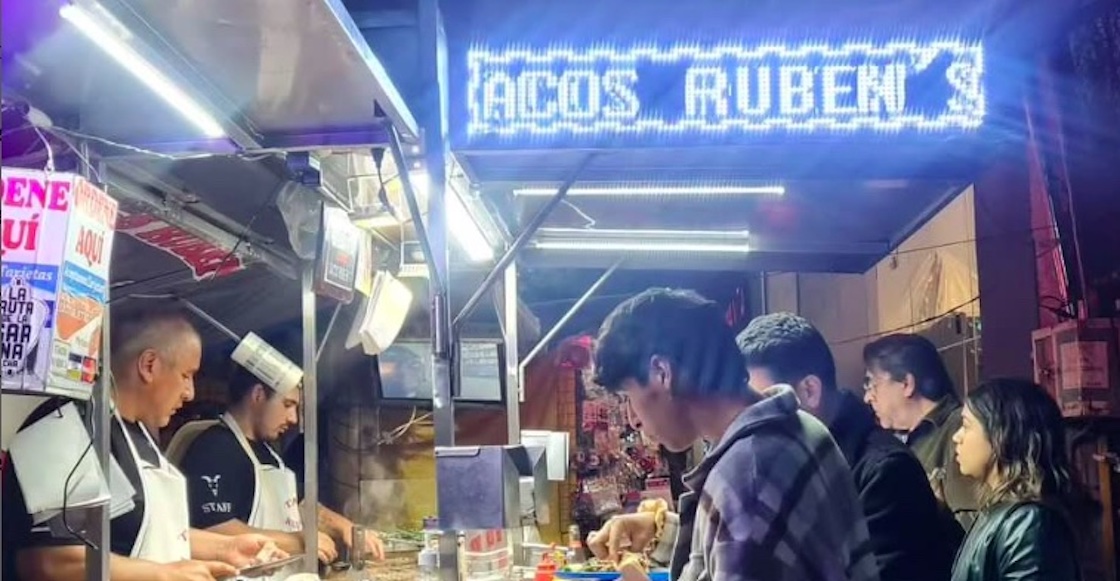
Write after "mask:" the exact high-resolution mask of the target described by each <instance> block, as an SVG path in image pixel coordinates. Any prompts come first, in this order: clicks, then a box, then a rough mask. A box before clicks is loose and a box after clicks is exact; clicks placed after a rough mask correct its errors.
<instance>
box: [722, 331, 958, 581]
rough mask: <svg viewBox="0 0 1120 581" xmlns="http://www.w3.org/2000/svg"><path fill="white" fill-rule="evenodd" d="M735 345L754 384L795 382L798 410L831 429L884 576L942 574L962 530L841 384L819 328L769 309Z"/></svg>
mask: <svg viewBox="0 0 1120 581" xmlns="http://www.w3.org/2000/svg"><path fill="white" fill-rule="evenodd" d="M738 343H739V349H740V350H741V351H742V353H743V356H744V358H745V362H746V365H747V373H748V374H749V376H750V380H749V383H750V385H751V387H752V388H754V389H755V390H756V391H762V390H765V389H768V388H770V387H771V386H773V385H777V384H787V385H791V386H793V390H794V392H795V393H796V394H797V397H798V399H799V400H800V402H801V408H802V409H804V410H805V411H807V412H809V413H811V414H813V415H814V416H815V417H816V418H817V419H819V420H820V421H822V422H824V424H825V425H826V426H828V429H829V431H830V432H832V437H833V438H834V439H835V440H836V443H837V444H838V445H839V446H840V451H841V452H843V454H844V457H845V458H846V459H847V460H848V463H849V464H850V465H851V466H852V474H853V476H855V483H856V489H857V490H858V491H859V496H860V501H861V502H862V504H863V513H864V516H865V517H866V518H867V527H868V530H869V532H870V534H871V544H872V546H873V547H874V549H875V555H876V556H877V558H878V561H879V576H880V577H881V578H882V579H883V581H927V580H928V581H935V580H937V581H943V580H945V579H948V578H949V573H950V569H951V568H952V565H953V557H954V556H955V555H956V551H957V548H958V547H959V546H960V541H961V540H962V538H963V531H961V530H960V529H959V527H956V523H955V522H953V523H952V524H953V526H954V527H955V528H956V531H955V532H956V534H955V535H952V536H949V535H946V534H945V524H946V523H945V522H944V521H943V520H942V518H941V513H940V511H939V507H938V503H937V499H936V498H934V495H933V491H932V490H931V489H930V487H929V483H928V480H927V479H926V474H925V471H924V470H923V469H922V465H921V464H920V463H919V462H918V460H917V459H916V458H915V457H914V455H913V454H911V453H910V451H909V450H908V449H907V448H906V445H905V444H903V443H902V442H900V441H898V439H897V438H895V437H894V436H893V435H891V434H890V433H889V432H887V431H886V430H884V429H882V428H880V427H879V426H878V425H877V424H876V422H875V415H874V414H873V413H872V411H871V410H870V409H868V408H867V406H865V405H863V403H862V402H860V401H859V399H858V398H857V397H856V396H855V395H852V394H851V393H848V392H845V391H843V390H841V389H839V387H838V386H837V381H836V363H835V360H834V359H833V358H832V351H831V349H829V347H828V343H827V342H826V341H825V339H824V336H823V335H821V333H820V331H818V330H817V329H816V328H815V327H813V325H812V324H810V323H809V321H807V320H805V319H804V318H802V317H799V316H797V315H794V314H791V313H774V314H769V315H762V316H760V317H756V318H755V319H754V320H752V321H751V322H750V324H749V325H748V326H747V328H746V329H745V330H744V331H743V332H742V333H740V334H739V337H738ZM946 520H948V519H946Z"/></svg>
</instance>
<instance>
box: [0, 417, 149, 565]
mask: <svg viewBox="0 0 1120 581" xmlns="http://www.w3.org/2000/svg"><path fill="white" fill-rule="evenodd" d="M68 401H69V400H65V399H62V398H54V399H51V400H49V401H46V402H44V403H43V404H42V405H40V406H39V407H37V408H35V411H33V412H31V415H30V416H28V418H27V420H26V421H25V422H24V423H23V425H22V426H21V427H20V429H21V430H22V429H23V428H26V427H27V426H29V425H31V424H33V423H35V422H36V421H38V420H40V419H42V418H44V417H46V416H47V415H48V414H51V413H54V412H55V411H57V410H58V409H59V408H60V407H62V406H63V405H64V404H66V403H67V402H68ZM76 405H77V407H78V411H79V412H80V413H81V415H82V418H83V419H84V420H86V422H87V426H88V424H89V421H88V418H86V415H87V414H86V411H87V408H86V406H85V405H84V404H83V403H82V402H76ZM124 424H125V426H126V427H127V429H128V432H129V435H130V436H131V437H132V442H133V443H134V444H135V445H136V451H137V453H138V454H140V457H141V458H143V459H144V460H145V461H147V462H151V463H152V464H156V463H158V462H159V459H160V455H159V452H158V451H157V450H156V449H154V448H152V446H151V444H150V443H149V442H148V438H146V437H145V436H144V428H143V427H141V426H140V424H136V423H130V422H124ZM110 426H111V428H112V429H111V430H110V442H111V449H112V454H113V457H114V458H115V459H116V460H117V463H118V464H120V467H121V469H122V470H123V471H124V473H125V476H127V477H128V480H129V482H131V483H132V487H133V488H134V489H135V490H136V494H135V496H133V501H134V502H135V503H136V506H135V507H134V508H133V509H132V510H131V511H129V512H127V513H125V514H122V515H120V516H118V517H117V518H115V519H113V520H112V522H111V523H110V542H111V547H110V550H111V551H112V552H113V553H116V554H118V555H125V556H127V555H129V554H130V553H131V552H132V547H133V545H134V544H135V543H136V537H137V535H138V534H139V532H140V523H141V522H142V521H143V518H144V492H143V489H142V487H141V485H140V472H139V470H138V469H137V467H136V462H135V461H133V458H132V452H131V450H130V449H129V447H128V442H127V441H126V440H125V438H124V432H123V431H122V430H121V424H120V423H118V422H117V420H116V418H113V419H111V420H110ZM89 453H90V454H92V453H93V451H92V450H90V451H89ZM2 486H3V488H2V491H3V503H4V504H3V507H4V523H3V527H4V528H3V531H4V550H3V553H4V578H5V579H17V577H16V574H15V554H16V552H17V551H19V550H21V549H27V548H34V547H51V546H68V545H80V544H82V541H81V539H79V538H77V537H74V536H73V535H71V534H70V533H69V532H66V526H65V524H64V523H63V519H62V515H59V516H56V517H54V519H53V520H52V521H48V522H47V523H43V524H42V525H39V526H34V525H33V524H32V521H31V516H30V515H28V514H27V504H26V501H25V500H24V497H23V490H22V489H21V488H20V484H19V479H18V478H17V477H16V472H15V466H14V465H12V466H9V467H7V468H6V469H5V470H4V482H3V485H2ZM82 517H83V511H67V518H66V521H67V523H68V524H69V525H70V528H71V529H73V530H74V531H76V532H78V533H80V534H82V535H88V533H87V532H86V531H85V530H84V528H85V527H83V526H82V520H83V518H82ZM52 530H53V531H54V532H52ZM59 531H62V532H61V533H60V532H59Z"/></svg>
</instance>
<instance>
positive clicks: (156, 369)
mask: <svg viewBox="0 0 1120 581" xmlns="http://www.w3.org/2000/svg"><path fill="white" fill-rule="evenodd" d="M110 343H111V353H110V357H111V362H110V368H111V370H112V373H111V379H112V381H111V383H110V385H111V386H112V387H113V392H112V399H113V411H112V414H113V418H112V420H111V434H110V440H111V448H112V456H113V460H114V461H115V462H116V463H118V464H119V465H120V467H121V470H122V471H123V472H124V474H125V475H126V476H127V477H128V480H129V482H130V483H131V484H132V487H133V488H134V489H135V491H136V493H135V496H134V497H133V501H134V507H133V508H132V510H130V511H128V512H125V513H123V514H120V515H118V516H116V518H113V519H112V521H111V525H110V526H111V531H110V539H111V541H110V543H111V544H110V547H109V549H110V550H111V551H112V553H113V555H112V557H111V560H110V569H109V571H110V577H111V578H112V579H113V580H114V581H130V580H132V579H136V580H144V581H148V580H153V579H155V580H164V581H173V580H174V581H179V580H184V581H186V580H190V581H195V580H197V581H208V580H214V579H221V578H226V577H232V576H234V575H236V573H237V570H238V568H239V567H244V566H246V565H249V564H252V563H254V562H255V561H256V560H257V557H258V555H262V554H266V553H269V552H273V551H274V549H275V547H274V546H272V545H271V543H270V542H269V540H268V539H267V538H265V537H262V536H259V535H240V536H225V535H220V534H216V533H212V532H206V531H200V530H194V529H191V528H190V524H189V523H190V519H189V514H188V507H187V486H186V480H185V479H184V478H183V476H182V475H181V474H180V473H179V471H178V470H176V469H175V468H174V467H173V466H172V465H171V464H170V463H169V462H167V460H166V459H165V458H164V457H163V455H162V453H161V452H160V450H159V447H158V446H157V445H156V443H155V440H154V438H153V437H152V431H154V430H158V429H160V428H163V427H164V426H166V425H167V424H168V422H170V420H171V416H173V415H174V414H175V412H176V411H178V410H179V408H180V407H182V405H183V404H184V403H186V402H188V401H190V400H191V399H193V398H194V376H195V373H197V372H198V369H199V365H200V363H201V359H202V341H201V339H200V337H199V335H198V332H197V331H196V330H195V328H194V326H193V325H191V323H190V321H189V320H188V319H187V318H186V317H185V316H184V315H183V314H182V313H180V312H178V311H176V310H167V309H160V310H150V311H145V312H141V313H136V314H134V315H131V316H127V317H125V318H122V319H121V320H119V321H114V324H113V326H112V338H111V341H110ZM66 403H67V402H66V400H64V399H62V398H56V399H52V400H50V401H48V402H46V403H44V404H43V405H41V406H40V407H39V408H38V409H37V410H36V411H35V412H33V413H32V414H31V416H30V417H29V418H28V420H27V421H26V422H25V423H24V428H26V427H27V426H29V425H31V424H34V423H36V422H38V421H41V420H43V419H45V418H47V417H48V416H52V415H53V414H57V413H58V412H59V411H60V410H61V409H62V407H63V405H65V404H66ZM78 403H79V404H80V406H79V411H80V412H81V415H82V416H83V417H84V418H85V419H86V420H87V423H88V417H86V416H88V414H87V413H85V409H86V406H85V405H84V403H85V402H78ZM64 472H65V470H64ZM4 479H5V482H4V484H3V489H2V490H3V495H4V524H3V526H4V531H3V532H4V542H5V547H4V555H3V558H4V577H5V578H12V579H21V580H24V581H70V580H81V579H84V578H85V546H83V545H84V544H86V543H88V542H89V541H88V539H89V537H90V535H89V534H88V533H86V532H84V531H83V530H82V528H83V527H82V522H83V520H84V519H82V518H81V516H82V515H81V511H79V510H71V511H68V514H67V516H68V517H69V518H68V519H67V522H60V523H54V522H52V521H48V522H46V523H42V524H41V525H35V524H34V523H33V521H32V518H31V516H30V515H29V514H28V509H27V505H26V502H25V500H24V494H23V491H24V490H27V489H30V488H31V487H33V486H35V483H33V482H20V481H19V480H18V478H17V477H16V473H15V471H14V470H8V471H6V472H5V473H4ZM75 513H77V514H75ZM62 518H63V517H62V515H60V516H57V517H54V519H56V520H60V521H61V519H62ZM60 531H61V532H60ZM275 554H278V555H282V552H280V551H275Z"/></svg>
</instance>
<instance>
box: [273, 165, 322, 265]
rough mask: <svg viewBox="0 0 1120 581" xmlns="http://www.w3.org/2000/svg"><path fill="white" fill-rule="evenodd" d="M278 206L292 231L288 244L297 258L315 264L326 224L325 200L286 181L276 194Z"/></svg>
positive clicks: (289, 231) (305, 187)
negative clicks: (321, 229)
mask: <svg viewBox="0 0 1120 581" xmlns="http://www.w3.org/2000/svg"><path fill="white" fill-rule="evenodd" d="M276 205H277V207H279V208H280V215H281V216H283V217H284V225H285V226H286V227H287V228H288V242H289V243H291V245H292V250H293V251H294V252H295V253H296V256H299V257H300V258H302V259H304V260H314V259H315V251H316V247H317V246H318V244H319V226H320V224H321V223H322V220H323V218H322V212H323V210H322V208H323V204H322V199H321V198H320V197H319V194H317V193H315V192H314V191H313V190H311V189H310V188H308V187H307V186H304V185H301V184H298V183H296V182H293V181H285V182H284V183H283V184H282V185H281V186H280V192H279V193H277V194H276Z"/></svg>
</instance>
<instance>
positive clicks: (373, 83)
mask: <svg viewBox="0 0 1120 581" xmlns="http://www.w3.org/2000/svg"><path fill="white" fill-rule="evenodd" d="M106 6H107V7H109V8H110V9H111V10H112V11H113V14H114V16H117V17H118V18H120V19H121V20H122V21H124V22H125V23H126V25H132V26H130V27H129V28H130V31H132V32H133V34H135V35H137V36H140V37H150V38H151V40H149V42H151V43H152V44H154V45H155V46H157V47H158V48H159V49H160V53H161V55H164V56H168V57H169V56H171V55H174V56H175V57H177V58H174V59H171V58H169V59H168V60H171V61H172V62H171V64H172V65H173V67H174V68H175V69H176V70H178V69H180V68H189V69H192V70H197V71H205V76H204V78H198V79H192V80H193V81H195V82H193V83H192V86H193V87H196V90H198V91H200V92H203V93H205V94H207V95H208V96H209V97H210V100H212V101H218V102H222V101H224V105H225V106H226V107H230V106H232V109H226V110H225V111H223V112H225V113H226V114H230V113H232V112H236V111H240V112H243V115H244V117H245V120H246V121H247V124H248V125H249V126H250V127H252V128H254V129H255V130H256V131H257V132H258V133H259V134H261V135H264V136H268V135H270V134H276V135H289V136H290V135H294V134H309V133H313V132H319V133H322V132H324V131H326V130H330V129H336V130H346V131H353V130H355V129H358V128H362V127H365V126H373V125H376V116H375V111H374V103H375V102H376V103H377V105H379V106H380V108H381V109H382V110H383V111H384V112H385V114H386V115H387V116H388V118H389V119H390V120H391V121H392V123H393V124H394V125H396V126H397V127H399V128H400V130H401V131H402V132H403V133H404V134H405V135H406V136H407V137H408V138H410V139H414V138H416V137H418V135H419V130H418V127H417V123H416V119H415V118H414V117H413V116H412V113H411V112H410V111H409V109H408V107H407V106H405V104H404V100H403V98H402V97H401V95H400V93H399V92H398V91H397V89H396V87H395V86H394V85H393V83H392V81H391V80H390V79H389V76H388V73H387V72H386V71H385V67H384V66H383V65H382V64H381V61H380V60H379V59H378V58H377V57H376V56H375V55H374V54H373V51H372V50H371V49H370V47H369V45H368V44H367V43H366V41H365V39H364V38H363V37H362V35H361V32H360V31H359V30H358V28H357V26H356V25H355V24H354V21H353V19H352V18H351V17H350V14H349V12H348V11H347V10H346V7H345V6H344V5H343V2H342V0H302V1H291V0H289V1H284V2H275V1H274V0H239V1H238V2H229V1H227V0H192V1H190V2H182V1H180V2H168V1H167V0H111V1H109V2H106ZM141 23H143V24H144V25H146V26H142V25H141ZM161 45H162V46H161ZM198 76H200V77H201V76H202V75H198ZM219 96H220V97H219ZM223 109H224V107H223ZM266 145H267V144H266ZM289 145H291V144H289Z"/></svg>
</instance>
